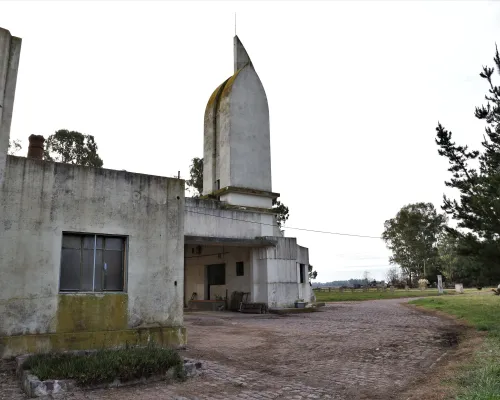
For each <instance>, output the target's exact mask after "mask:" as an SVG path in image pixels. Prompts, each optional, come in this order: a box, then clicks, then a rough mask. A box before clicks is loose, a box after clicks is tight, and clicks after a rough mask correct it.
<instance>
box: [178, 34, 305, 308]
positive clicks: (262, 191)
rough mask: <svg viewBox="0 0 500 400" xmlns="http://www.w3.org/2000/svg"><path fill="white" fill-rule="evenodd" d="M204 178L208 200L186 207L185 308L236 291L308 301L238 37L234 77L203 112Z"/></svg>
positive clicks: (268, 300)
mask: <svg viewBox="0 0 500 400" xmlns="http://www.w3.org/2000/svg"><path fill="white" fill-rule="evenodd" d="M203 171H204V173H203V195H204V196H203V199H201V200H196V199H188V201H187V202H186V213H185V243H186V265H185V286H186V289H185V300H186V302H188V301H189V300H191V298H192V299H193V300H194V299H196V300H197V301H201V302H203V301H215V300H217V299H219V300H220V299H221V298H222V299H224V298H227V299H228V300H229V298H230V296H231V294H232V293H233V292H235V291H239V292H246V293H248V297H249V301H250V302H256V303H265V304H267V305H268V306H269V307H290V306H293V304H294V302H295V301H296V300H298V299H303V300H306V301H309V299H310V296H311V290H310V285H309V279H308V266H309V254H308V249H307V248H305V247H301V246H298V245H297V241H296V239H295V238H285V237H283V236H282V234H281V232H280V230H279V229H278V227H277V225H276V216H275V214H274V213H273V211H272V206H273V200H275V199H276V198H277V197H278V196H279V194H278V193H274V192H273V191H272V181H271V146H270V127H269V107H268V103H267V97H266V93H265V90H264V87H263V85H262V82H261V81H260V79H259V76H258V75H257V73H256V71H255V68H254V65H253V63H252V61H251V59H250V57H249V55H248V53H247V51H246V50H245V48H244V46H243V44H242V43H241V41H240V40H239V38H238V37H237V36H236V37H235V38H234V74H233V75H232V76H231V77H229V78H228V79H226V80H225V81H224V82H223V83H222V84H221V85H220V86H218V87H217V88H216V89H215V90H214V92H213V93H212V95H211V96H210V99H209V100H208V104H207V107H206V110H205V130H204V158H203ZM205 199H212V200H205ZM197 305H198V306H200V304H197Z"/></svg>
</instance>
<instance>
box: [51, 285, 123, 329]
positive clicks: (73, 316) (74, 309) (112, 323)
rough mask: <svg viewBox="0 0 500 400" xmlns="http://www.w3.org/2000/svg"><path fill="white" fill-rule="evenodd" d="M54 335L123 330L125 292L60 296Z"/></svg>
mask: <svg viewBox="0 0 500 400" xmlns="http://www.w3.org/2000/svg"><path fill="white" fill-rule="evenodd" d="M56 320H57V324H56V332H57V333H66V332H89V331H91V332H92V331H117V330H124V329H127V320H128V296H127V294H126V293H105V294H89V293H85V294H73V293H72V294H69V293H68V294H60V295H58V307H57V316H56Z"/></svg>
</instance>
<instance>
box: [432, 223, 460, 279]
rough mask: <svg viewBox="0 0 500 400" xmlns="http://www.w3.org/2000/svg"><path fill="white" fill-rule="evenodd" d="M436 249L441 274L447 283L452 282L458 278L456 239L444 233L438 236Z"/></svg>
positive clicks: (458, 260)
mask: <svg viewBox="0 0 500 400" xmlns="http://www.w3.org/2000/svg"><path fill="white" fill-rule="evenodd" d="M437 247H438V253H439V261H440V265H441V268H440V269H441V272H442V274H443V276H444V278H445V279H446V280H447V281H450V282H453V281H455V279H456V278H457V277H458V270H459V265H460V259H459V255H458V238H457V237H456V236H454V235H452V234H450V233H449V232H446V231H445V232H443V234H442V235H441V236H440V238H439V241H438V244H437Z"/></svg>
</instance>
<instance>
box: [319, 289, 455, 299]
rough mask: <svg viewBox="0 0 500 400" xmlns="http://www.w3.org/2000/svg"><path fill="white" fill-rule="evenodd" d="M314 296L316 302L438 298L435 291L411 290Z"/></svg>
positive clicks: (447, 292)
mask: <svg viewBox="0 0 500 400" xmlns="http://www.w3.org/2000/svg"><path fill="white" fill-rule="evenodd" d="M314 293H315V294H316V301H359V300H380V299H399V298H403V297H427V296H439V293H438V291H437V289H426V290H419V289H411V290H395V291H394V292H391V291H390V290H387V291H385V292H382V291H380V292H377V291H376V290H370V291H368V292H363V291H362V290H361V289H355V290H354V292H351V291H350V290H344V292H343V293H340V292H339V291H338V289H337V290H335V291H331V292H327V291H321V292H320V291H314ZM444 294H455V290H451V289H448V290H445V291H444Z"/></svg>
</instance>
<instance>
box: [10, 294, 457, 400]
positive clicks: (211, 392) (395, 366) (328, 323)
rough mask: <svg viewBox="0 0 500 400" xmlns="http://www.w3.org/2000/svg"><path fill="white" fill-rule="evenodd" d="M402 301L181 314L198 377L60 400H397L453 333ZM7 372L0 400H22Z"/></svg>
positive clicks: (446, 325)
mask: <svg viewBox="0 0 500 400" xmlns="http://www.w3.org/2000/svg"><path fill="white" fill-rule="evenodd" d="M404 301H405V300H383V301H367V302H360V303H335V304H331V305H328V306H327V307H324V308H323V311H322V312H318V313H312V314H299V315H294V316H274V315H273V316H253V315H252V316H250V315H242V314H225V313H224V314H222V313H221V314H208V313H207V314H197V313H193V314H187V315H186V317H185V320H186V327H187V328H188V335H189V339H188V341H189V346H188V349H187V350H186V351H185V352H183V353H184V355H185V356H186V357H189V358H196V359H200V360H202V361H203V373H202V375H201V376H198V377H196V378H193V379H190V380H188V381H187V382H186V383H179V384H171V385H167V384H165V383H152V384H149V385H143V386H136V387H129V388H119V389H110V390H94V391H88V392H80V393H74V394H70V395H67V396H65V397H64V398H67V399H74V400H84V399H85V400H89V399H92V400H93V399H95V400H97V399H99V400H132V399H141V400H159V399H179V400H180V399H204V400H205V399H384V400H389V399H399V398H401V394H400V393H401V392H402V391H403V390H404V389H406V388H408V387H409V386H410V385H411V384H412V383H413V382H415V381H416V380H417V379H418V378H421V377H422V376H423V374H424V373H429V368H430V367H432V365H433V364H434V362H436V360H438V358H440V357H441V356H442V355H443V354H444V353H445V352H447V351H449V350H450V348H449V347H447V343H448V342H449V335H450V332H453V331H454V330H455V329H456V326H455V325H454V323H453V322H452V321H450V320H446V319H441V318H438V317H436V316H432V315H427V314H423V313H420V312H418V311H415V310H412V309H409V308H407V307H404V306H402V305H401V304H400V303H401V302H404ZM8 367H9V366H8V365H7V364H5V363H4V364H3V366H2V368H1V369H0V398H1V399H5V400H7V399H9V400H18V399H19V400H20V399H24V396H23V395H22V393H21V392H20V390H19V389H18V388H17V383H16V382H15V380H14V379H13V377H12V374H11V373H10V372H9V371H8Z"/></svg>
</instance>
